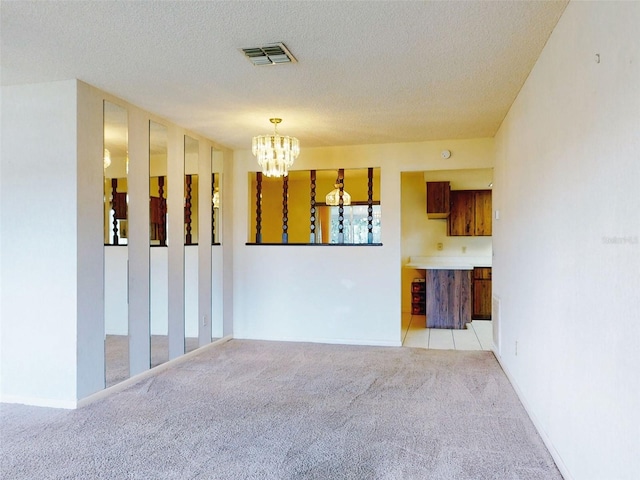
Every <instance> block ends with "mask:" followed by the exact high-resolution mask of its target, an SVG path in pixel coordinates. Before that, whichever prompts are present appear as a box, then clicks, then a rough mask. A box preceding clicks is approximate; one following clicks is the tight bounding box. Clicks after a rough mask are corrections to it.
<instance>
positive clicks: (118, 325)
mask: <svg viewBox="0 0 640 480" xmlns="http://www.w3.org/2000/svg"><path fill="white" fill-rule="evenodd" d="M128 249H129V247H127V246H126V245H121V246H108V247H104V332H105V334H107V335H128V334H129V311H128V307H129V302H128V299H127V295H128V288H127V287H128V286H129V280H128V278H127V260H128V258H127V257H128ZM152 278H153V277H152Z"/></svg>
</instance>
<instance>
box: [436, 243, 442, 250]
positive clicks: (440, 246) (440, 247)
mask: <svg viewBox="0 0 640 480" xmlns="http://www.w3.org/2000/svg"><path fill="white" fill-rule="evenodd" d="M436 247H437V248H438V250H442V247H443V245H442V242H438V244H437V245H436Z"/></svg>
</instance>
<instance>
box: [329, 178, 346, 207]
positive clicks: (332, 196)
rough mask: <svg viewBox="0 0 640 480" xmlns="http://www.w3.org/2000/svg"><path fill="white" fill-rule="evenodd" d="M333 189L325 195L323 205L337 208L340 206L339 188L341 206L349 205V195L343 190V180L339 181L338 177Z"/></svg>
mask: <svg viewBox="0 0 640 480" xmlns="http://www.w3.org/2000/svg"><path fill="white" fill-rule="evenodd" d="M334 187H335V188H334V189H333V190H331V191H330V192H329V193H327V196H326V197H325V203H326V204H327V205H331V206H332V207H337V206H338V205H340V187H342V205H343V206H345V207H346V206H347V205H351V195H349V194H348V193H347V191H346V190H345V189H344V180H341V179H340V176H338V178H337V179H336V183H335V184H334Z"/></svg>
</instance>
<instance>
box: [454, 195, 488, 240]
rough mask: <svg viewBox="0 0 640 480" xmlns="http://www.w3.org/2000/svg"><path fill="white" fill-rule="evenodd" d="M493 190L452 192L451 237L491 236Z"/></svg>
mask: <svg viewBox="0 0 640 480" xmlns="http://www.w3.org/2000/svg"><path fill="white" fill-rule="evenodd" d="M491 212H492V209H491V190H452V191H451V214H450V215H449V225H448V226H449V235H450V236H476V235H477V236H490V235H491Z"/></svg>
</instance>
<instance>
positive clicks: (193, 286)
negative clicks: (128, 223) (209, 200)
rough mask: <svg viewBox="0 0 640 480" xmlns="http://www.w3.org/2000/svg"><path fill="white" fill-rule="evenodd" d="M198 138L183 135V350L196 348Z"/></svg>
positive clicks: (187, 350) (188, 350)
mask: <svg viewBox="0 0 640 480" xmlns="http://www.w3.org/2000/svg"><path fill="white" fill-rule="evenodd" d="M199 150H200V146H199V143H198V140H196V139H194V138H191V137H189V136H186V135H185V137H184V245H185V247H184V351H185V353H187V352H190V351H192V350H195V349H196V348H198V161H199V153H200V151H199Z"/></svg>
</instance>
